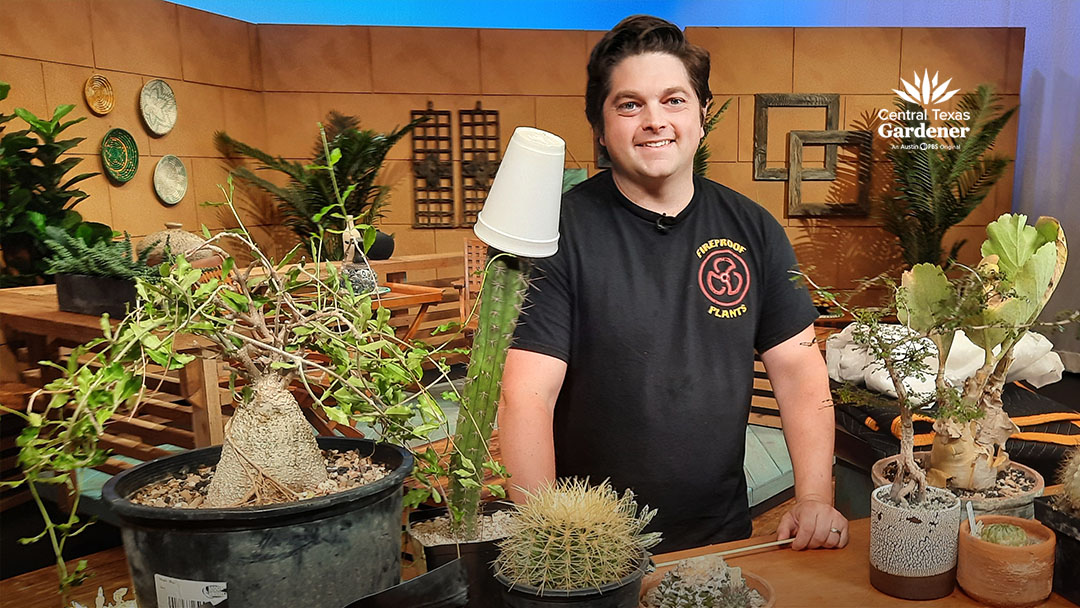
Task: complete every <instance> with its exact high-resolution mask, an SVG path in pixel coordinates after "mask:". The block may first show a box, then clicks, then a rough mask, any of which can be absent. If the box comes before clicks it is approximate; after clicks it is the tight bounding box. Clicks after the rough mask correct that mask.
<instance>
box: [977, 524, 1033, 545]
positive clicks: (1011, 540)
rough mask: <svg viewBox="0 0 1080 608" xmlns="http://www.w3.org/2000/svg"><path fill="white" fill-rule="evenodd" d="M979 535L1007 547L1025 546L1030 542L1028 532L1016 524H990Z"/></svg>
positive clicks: (989, 541)
mask: <svg viewBox="0 0 1080 608" xmlns="http://www.w3.org/2000/svg"><path fill="white" fill-rule="evenodd" d="M979 536H980V538H982V539H983V540H985V541H986V542H988V543H994V544H995V545H1005V546H1006V547H1023V546H1024V545H1026V544H1028V538H1027V532H1025V531H1024V529H1023V528H1021V527H1020V526H1017V525H1014V524H989V525H988V526H986V527H984V528H983V530H982V533H981V534H980V535H979Z"/></svg>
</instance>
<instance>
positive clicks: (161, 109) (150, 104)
mask: <svg viewBox="0 0 1080 608" xmlns="http://www.w3.org/2000/svg"><path fill="white" fill-rule="evenodd" d="M139 110H141V111H142V117H143V121H144V122H145V123H146V126H147V127H148V128H149V129H150V130H151V131H152V132H153V133H154V134H155V135H165V134H166V133H168V132H169V131H172V128H173V126H174V125H175V124H176V97H175V96H174V95H173V90H172V87H170V86H169V83H167V82H165V81H164V80H157V79H155V80H151V81H150V82H148V83H146V84H145V85H143V88H142V93H140V94H139Z"/></svg>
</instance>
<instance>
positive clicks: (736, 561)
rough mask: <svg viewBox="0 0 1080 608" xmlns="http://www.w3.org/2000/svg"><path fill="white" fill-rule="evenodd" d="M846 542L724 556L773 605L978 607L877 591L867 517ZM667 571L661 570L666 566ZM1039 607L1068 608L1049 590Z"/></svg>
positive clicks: (961, 600) (964, 599)
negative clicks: (766, 590) (761, 584)
mask: <svg viewBox="0 0 1080 608" xmlns="http://www.w3.org/2000/svg"><path fill="white" fill-rule="evenodd" d="M850 533H851V540H850V541H849V542H848V546H847V547H845V548H843V549H833V550H825V549H821V550H814V551H793V550H792V549H789V548H776V547H772V548H769V549H763V550H761V551H758V552H753V553H750V554H740V555H733V556H731V557H730V558H725V560H726V561H727V562H728V563H729V564H730V565H732V566H738V567H740V568H742V569H743V570H745V571H747V572H752V573H754V574H757V575H758V576H760V577H762V578H764V579H765V580H767V581H768V582H769V584H771V585H772V588H773V591H774V592H775V593H776V607H777V608H784V607H785V606H799V607H804V606H805V607H810V606H814V607H817V606H828V607H829V608H849V607H850V608H868V607H871V606H872V607H874V608H879V607H888V606H906V607H908V608H911V607H914V606H918V607H920V608H921V607H923V606H928V607H929V606H982V604H980V603H979V602H976V601H975V600H973V599H971V598H969V597H968V596H967V595H965V594H964V592H963V591H961V590H960V587H957V588H956V589H955V590H953V592H952V595H949V596H947V597H944V598H941V599H938V600H931V601H920V602H915V601H909V600H901V599H898V598H895V597H891V596H888V595H885V594H884V593H881V592H880V591H878V590H877V589H874V588H873V587H872V586H871V585H870V519H869V518H866V519H857V520H855V521H852V522H851V528H850ZM769 540H774V539H772V538H751V539H747V540H740V541H734V542H730V543H723V544H719V545H712V546H711V547H702V548H699V549H689V550H686V551H677V552H674V553H666V554H664V555H659V556H657V557H654V558H653V560H654V561H655V562H656V563H663V562H666V561H671V560H677V559H685V558H687V557H695V556H698V555H705V554H707V553H713V552H715V551H723V550H726V549H734V548H736V547H747V546H750V545H756V544H759V543H762V542H766V541H769ZM665 570H666V569H665ZM1042 605H1043V606H1073V604H1072V603H1070V602H1068V601H1066V600H1065V599H1064V598H1062V597H1061V596H1060V595H1058V594H1056V593H1055V594H1052V595H1051V596H1050V599H1049V600H1047V602H1046V603H1045V604H1042Z"/></svg>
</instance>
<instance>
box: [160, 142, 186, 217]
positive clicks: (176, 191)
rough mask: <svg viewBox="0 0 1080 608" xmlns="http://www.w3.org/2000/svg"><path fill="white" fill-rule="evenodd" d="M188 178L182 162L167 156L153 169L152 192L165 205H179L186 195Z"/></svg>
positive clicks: (170, 155)
mask: <svg viewBox="0 0 1080 608" xmlns="http://www.w3.org/2000/svg"><path fill="white" fill-rule="evenodd" d="M187 186H188V177H187V169H186V168H185V167H184V162H183V161H181V160H180V159H179V158H177V157H175V156H173V155H172V154H169V155H167V156H163V157H161V160H159V161H158V164H157V167H154V192H157V195H158V198H160V199H161V202H163V203H165V204H166V205H169V206H172V205H175V204H177V203H179V202H180V201H181V200H182V199H183V198H184V195H185V194H187Z"/></svg>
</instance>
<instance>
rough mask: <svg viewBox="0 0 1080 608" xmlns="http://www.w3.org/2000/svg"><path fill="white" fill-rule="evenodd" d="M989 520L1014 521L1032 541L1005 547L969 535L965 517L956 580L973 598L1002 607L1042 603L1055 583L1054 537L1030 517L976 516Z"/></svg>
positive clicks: (1010, 522)
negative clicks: (1033, 542)
mask: <svg viewBox="0 0 1080 608" xmlns="http://www.w3.org/2000/svg"><path fill="white" fill-rule="evenodd" d="M975 520H976V521H981V522H983V525H984V526H988V525H990V524H1013V525H1016V526H1020V527H1021V528H1023V529H1024V531H1025V532H1027V535H1028V538H1029V539H1036V540H1038V542H1037V543H1035V544H1033V545H1026V546H1023V547H1008V546H1005V545H998V544H995V543H990V542H987V541H985V540H982V539H981V538H978V537H976V536H972V535H971V527H970V526H969V525H968V521H967V519H965V520H964V521H963V522H962V523H961V524H960V540H959V558H958V559H959V563H958V565H957V569H956V581H957V582H958V583H960V587H961V588H962V589H963V590H964V593H967V594H968V595H970V596H971V597H972V598H973V599H975V600H977V601H979V602H982V603H984V604H989V605H991V606H999V607H1001V608H1021V607H1023V606H1034V605H1036V604H1040V603H1042V601H1043V600H1045V599H1046V598H1047V597H1049V596H1050V590H1051V587H1052V586H1053V583H1054V547H1055V546H1056V544H1057V543H1056V538H1055V536H1054V533H1053V532H1052V531H1051V530H1050V529H1049V528H1047V527H1046V526H1044V525H1042V524H1040V523H1039V522H1037V521H1033V520H1030V519H1021V518H1019V517H1008V516H1005V515H982V516H980V517H976V518H975Z"/></svg>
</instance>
